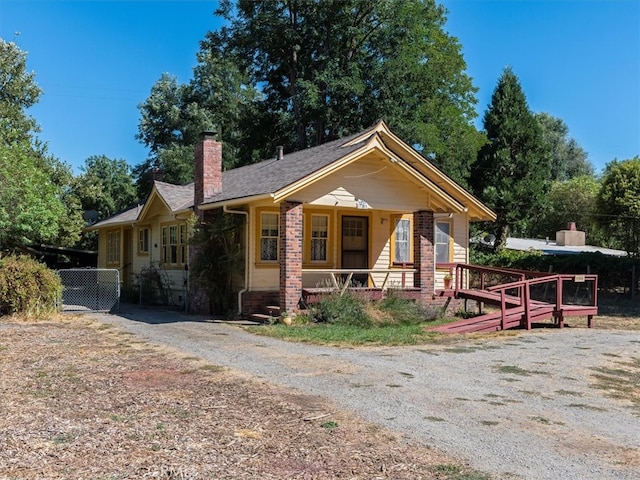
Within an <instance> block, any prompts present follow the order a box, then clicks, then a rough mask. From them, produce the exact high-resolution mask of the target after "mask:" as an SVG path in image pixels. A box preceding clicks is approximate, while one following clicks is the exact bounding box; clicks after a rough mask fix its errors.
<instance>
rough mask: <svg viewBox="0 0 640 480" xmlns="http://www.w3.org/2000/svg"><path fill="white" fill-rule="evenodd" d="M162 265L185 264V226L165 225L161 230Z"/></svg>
mask: <svg viewBox="0 0 640 480" xmlns="http://www.w3.org/2000/svg"><path fill="white" fill-rule="evenodd" d="M160 238H161V244H162V251H161V254H162V263H164V264H165V265H181V264H186V263H187V226H186V225H185V224H175V225H165V226H163V227H162V230H161V237H160Z"/></svg>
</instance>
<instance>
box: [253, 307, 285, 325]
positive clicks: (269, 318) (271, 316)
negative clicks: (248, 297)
mask: <svg viewBox="0 0 640 480" xmlns="http://www.w3.org/2000/svg"><path fill="white" fill-rule="evenodd" d="M279 316H280V306H279V305H267V306H265V307H262V312H258V313H252V314H251V315H249V318H251V320H254V321H256V322H260V323H264V324H268V323H273V322H274V321H275V319H277V318H278V317H279Z"/></svg>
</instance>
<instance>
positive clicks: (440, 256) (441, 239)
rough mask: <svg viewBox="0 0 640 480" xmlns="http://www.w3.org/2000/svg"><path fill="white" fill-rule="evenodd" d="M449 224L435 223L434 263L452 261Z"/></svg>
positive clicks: (446, 222) (443, 222)
mask: <svg viewBox="0 0 640 480" xmlns="http://www.w3.org/2000/svg"><path fill="white" fill-rule="evenodd" d="M451 247H452V245H451V222H449V221H436V263H449V262H451V261H452V248H451Z"/></svg>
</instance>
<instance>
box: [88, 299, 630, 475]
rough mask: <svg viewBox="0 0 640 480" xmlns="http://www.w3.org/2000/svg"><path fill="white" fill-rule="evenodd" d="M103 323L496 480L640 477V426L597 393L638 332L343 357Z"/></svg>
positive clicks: (233, 330) (186, 330) (149, 317)
mask: <svg viewBox="0 0 640 480" xmlns="http://www.w3.org/2000/svg"><path fill="white" fill-rule="evenodd" d="M125 308H126V309H127V310H125ZM93 316H94V317H95V318H97V319H98V320H100V321H103V322H107V323H112V324H117V325H119V326H122V327H124V328H126V329H127V330H129V331H131V332H134V333H136V334H138V335H140V336H141V337H143V338H145V339H148V340H150V341H152V342H155V343H160V344H166V345H169V346H172V347H175V348H178V349H180V350H183V351H185V352H187V353H189V354H190V355H197V356H200V357H203V358H205V359H207V360H209V361H211V362H213V363H215V364H218V365H224V366H228V367H230V368H233V369H235V370H239V371H243V372H246V373H248V374H251V375H253V376H255V377H258V378H260V379H262V380H264V381H268V382H269V383H273V384H278V385H284V386H287V387H293V388H296V389H298V390H300V391H302V392H305V393H308V394H312V395H318V396H322V397H325V398H327V399H329V400H331V401H332V402H333V403H334V404H336V405H338V406H340V407H343V408H347V409H350V410H352V411H355V412H357V413H358V414H359V415H360V416H361V417H363V418H365V419H366V420H369V421H372V422H375V423H378V424H380V425H382V426H384V427H386V428H389V429H391V430H394V431H397V432H401V433H403V434H405V435H406V436H407V438H411V439H413V440H418V441H421V442H424V443H426V444H428V445H430V446H433V447H435V448H437V449H439V450H441V451H443V452H445V453H447V454H449V455H453V456H455V457H457V458H459V459H460V460H461V461H463V462H468V463H469V464H470V465H471V466H472V467H474V468H476V469H479V470H482V471H485V472H488V473H491V474H492V475H493V476H495V477H497V478H522V479H549V480H557V479H564V480H568V479H576V480H578V479H579V480H590V479H593V480H596V479H597V480H604V479H640V473H639V472H640V418H639V417H638V416H637V414H636V415H635V416H634V412H633V410H632V409H631V408H630V406H629V403H628V402H624V401H618V400H614V399H611V398H608V397H605V396H604V393H603V391H602V390H599V389H596V388H594V387H593V385H592V382H593V377H592V375H593V373H594V371H593V368H594V367H603V366H615V365H616V362H621V361H625V360H628V359H630V358H639V357H640V335H639V334H638V333H637V332H621V331H604V330H587V329H582V328H580V329H570V328H567V329H564V330H552V329H550V330H537V331H533V332H528V333H522V334H520V335H518V336H505V337H501V338H495V339H490V340H477V339H476V340H469V341H468V342H466V343H461V344H455V345H453V346H432V345H421V346H409V347H384V348H350V349H344V348H332V347H319V346H310V345H303V344H295V343H289V342H282V341H279V340H275V339H271V338H265V337H259V336H255V335H252V334H249V333H247V332H245V331H244V330H243V329H241V328H238V327H237V326H235V325H230V324H225V323H219V322H215V321H208V320H207V319H204V318H201V317H193V316H186V315H181V314H179V313H175V312H166V311H156V310H151V311H149V310H146V311H145V310H138V309H134V308H133V307H123V312H122V313H120V314H119V315H102V314H93Z"/></svg>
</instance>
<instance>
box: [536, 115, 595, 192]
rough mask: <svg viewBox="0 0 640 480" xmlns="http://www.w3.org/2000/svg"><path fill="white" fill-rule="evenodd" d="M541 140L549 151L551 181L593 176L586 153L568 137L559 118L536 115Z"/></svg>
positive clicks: (567, 132)
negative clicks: (540, 131)
mask: <svg viewBox="0 0 640 480" xmlns="http://www.w3.org/2000/svg"><path fill="white" fill-rule="evenodd" d="M535 117H536V119H537V120H538V122H539V123H540V127H541V128H542V138H543V139H544V141H545V142H546V143H547V145H548V147H549V149H550V151H551V180H559V181H564V180H569V179H571V178H574V177H579V176H583V175H589V176H593V174H594V171H593V165H591V162H589V159H588V156H587V152H585V151H584V149H583V148H582V147H581V146H580V145H579V144H578V142H577V141H576V140H575V139H574V138H571V137H569V127H568V126H567V124H566V123H565V122H564V121H563V120H561V119H560V118H556V117H553V116H552V115H549V114H548V113H544V112H543V113H537V114H536V115H535Z"/></svg>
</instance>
